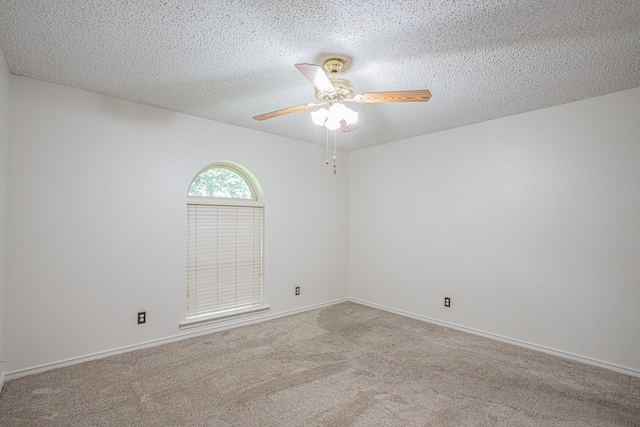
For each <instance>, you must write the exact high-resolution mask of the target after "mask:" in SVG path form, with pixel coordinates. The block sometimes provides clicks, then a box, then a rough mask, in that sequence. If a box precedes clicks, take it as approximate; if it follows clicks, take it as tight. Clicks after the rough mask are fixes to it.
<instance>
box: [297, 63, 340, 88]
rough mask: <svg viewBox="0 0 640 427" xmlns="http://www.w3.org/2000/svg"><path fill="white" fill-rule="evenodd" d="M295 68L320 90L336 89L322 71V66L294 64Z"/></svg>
mask: <svg viewBox="0 0 640 427" xmlns="http://www.w3.org/2000/svg"><path fill="white" fill-rule="evenodd" d="M296 68H297V69H298V70H300V72H301V73H302V74H304V76H305V77H306V78H307V79H309V81H310V82H311V83H313V85H314V86H315V87H316V88H317V89H318V90H320V91H322V92H335V91H336V89H335V88H334V87H333V84H331V80H329V77H327V75H326V74H325V72H324V71H322V67H321V66H319V65H314V64H296Z"/></svg>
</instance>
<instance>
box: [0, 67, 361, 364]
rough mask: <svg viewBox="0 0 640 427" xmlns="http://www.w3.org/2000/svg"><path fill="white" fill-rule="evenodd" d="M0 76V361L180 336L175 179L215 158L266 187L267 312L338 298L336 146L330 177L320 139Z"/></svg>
mask: <svg viewBox="0 0 640 427" xmlns="http://www.w3.org/2000/svg"><path fill="white" fill-rule="evenodd" d="M10 82H11V97H10V105H11V128H10V159H9V188H8V194H7V198H8V213H7V227H8V228H7V230H8V231H7V283H6V336H5V343H6V359H7V363H6V372H9V373H11V372H13V373H16V372H19V371H21V370H24V369H29V368H34V367H37V366H40V365H46V364H51V363H56V362H60V361H64V360H67V359H71V358H75V357H83V356H86V355H90V354H92V353H99V352H104V351H109V350H113V349H118V348H121V347H124V346H129V345H135V344H140V343H144V342H148V341H151V340H157V339H163V338H167V337H173V336H176V335H179V334H180V331H179V330H178V322H179V321H180V320H181V319H182V318H183V315H184V306H185V302H184V300H185V297H184V294H185V291H184V288H185V256H186V253H185V250H186V240H185V239H186V205H185V203H186V192H187V187H188V185H189V183H190V181H191V179H192V178H193V176H194V175H195V174H196V173H197V172H198V171H199V170H200V169H201V168H202V167H204V166H206V165H207V164H209V163H211V162H214V161H218V160H232V161H235V162H238V163H240V164H242V165H243V166H245V167H247V168H248V169H249V170H250V171H251V172H252V173H253V174H254V175H255V176H256V177H257V178H258V180H259V181H260V184H261V185H262V188H263V190H264V195H265V203H266V205H265V276H264V284H265V290H266V292H265V294H266V296H270V294H271V290H274V291H275V292H276V299H275V300H274V301H268V302H269V303H270V304H271V306H272V309H271V311H270V313H268V314H269V315H273V314H277V313H283V312H285V311H289V310H294V309H299V308H303V307H308V306H311V305H314V304H320V303H326V302H329V301H333V300H336V299H340V298H345V297H346V292H347V234H348V232H347V224H348V212H347V207H348V205H347V190H348V189H347V177H348V161H347V156H346V153H340V157H341V158H342V160H343V161H342V163H341V165H340V167H341V171H343V173H339V174H338V175H335V176H334V175H333V172H332V170H331V168H330V167H329V166H326V165H325V164H324V161H325V157H324V154H325V153H324V148H323V147H321V146H319V145H314V144H308V143H304V142H301V141H295V140H291V139H287V138H282V137H278V136H273V135H268V134H265V133H261V132H256V131H252V130H247V129H242V128H238V127H233V126H229V125H224V124H220V123H216V122H212V121H208V120H204V119H199V118H196V117H191V116H187V115H183V114H178V113H173V112H169V111H166V110H161V109H157V108H153V107H148V106H142V105H138V104H133V103H130V102H125V101H121V100H117V99H114V98H109V97H106V96H101V95H97V94H92V93H88V92H83V91H80V90H75V89H70V88H66V87H62V86H58V85H54V84H49V83H44V82H40V81H36V80H32V79H27V78H23V77H17V76H11V80H10ZM296 285H299V286H301V291H302V292H301V295H300V296H298V297H296V296H294V287H295V286H296ZM142 310H146V312H147V324H146V325H137V324H136V314H137V312H138V311H142Z"/></svg>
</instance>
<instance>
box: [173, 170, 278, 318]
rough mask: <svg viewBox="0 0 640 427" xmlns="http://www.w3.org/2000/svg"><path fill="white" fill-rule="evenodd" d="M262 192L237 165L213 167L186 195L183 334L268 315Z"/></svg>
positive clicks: (203, 172)
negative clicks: (242, 317) (207, 325)
mask: <svg viewBox="0 0 640 427" xmlns="http://www.w3.org/2000/svg"><path fill="white" fill-rule="evenodd" d="M263 211H264V202H263V197H262V190H261V188H260V185H259V183H258V181H257V180H256V179H255V177H254V176H253V174H251V172H249V171H248V170H247V169H245V168H244V167H242V166H240V165H239V164H237V163H233V162H229V161H224V162H216V163H213V164H210V165H209V166H207V167H205V168H204V169H202V170H201V171H200V172H198V173H197V174H196V176H195V177H194V178H193V180H192V181H191V184H190V185H189V190H188V193H187V289H186V291H187V301H186V303H187V309H186V315H185V320H184V321H183V322H181V323H180V327H181V328H188V327H192V326H198V325H200V324H202V323H205V322H209V321H213V320H219V319H221V318H227V317H231V316H235V315H244V314H248V313H254V312H259V311H264V310H268V308H269V307H268V306H266V305H264V304H263V298H262V229H263V218H264V214H263Z"/></svg>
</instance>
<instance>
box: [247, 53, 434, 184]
mask: <svg viewBox="0 0 640 427" xmlns="http://www.w3.org/2000/svg"><path fill="white" fill-rule="evenodd" d="M345 63H346V60H344V59H342V58H331V59H327V60H326V61H324V63H323V64H322V67H321V66H319V65H315V64H296V68H297V69H298V70H299V71H300V72H301V73H302V74H303V75H304V76H305V77H306V78H307V79H308V80H309V81H310V82H311V83H313V85H314V86H315V97H316V99H317V100H318V101H320V104H314V103H308V104H301V105H297V106H295V107H288V108H283V109H281V110H276V111H272V112H270V113H266V114H261V115H259V116H254V117H253V118H254V120H267V119H271V118H274V117H279V116H283V115H285V114H289V113H294V112H296V111H302V110H308V109H310V108H313V107H317V106H320V105H322V106H323V107H322V108H320V109H318V110H316V111H313V112H312V113H311V118H312V120H313V122H314V123H315V124H317V125H319V126H324V127H326V128H327V164H328V163H329V159H328V154H329V134H328V132H329V130H333V131H334V136H333V144H334V145H333V172H334V173H336V158H335V152H336V137H335V130H337V129H339V128H341V129H342V131H343V132H351V131H354V130H356V129H357V128H358V126H357V125H356V124H355V123H356V122H357V121H358V113H357V112H355V111H353V110H351V109H350V108H347V107H346V106H345V105H344V104H343V103H344V102H349V101H355V102H358V103H361V104H367V103H373V102H427V101H429V99H430V98H431V92H429V91H428V90H426V89H423V90H404V91H397V92H373V93H363V94H357V95H356V94H355V91H354V88H353V83H351V82H350V81H349V80H347V79H343V78H338V77H336V75H337V74H338V72H339V71H341V70H342V69H343V68H344V66H345ZM323 69H324V70H326V72H327V73H329V74H330V75H331V78H329V77H327V74H325V72H324V71H323Z"/></svg>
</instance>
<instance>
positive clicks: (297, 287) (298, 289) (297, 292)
mask: <svg viewBox="0 0 640 427" xmlns="http://www.w3.org/2000/svg"><path fill="white" fill-rule="evenodd" d="M296 295H300V286H296Z"/></svg>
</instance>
